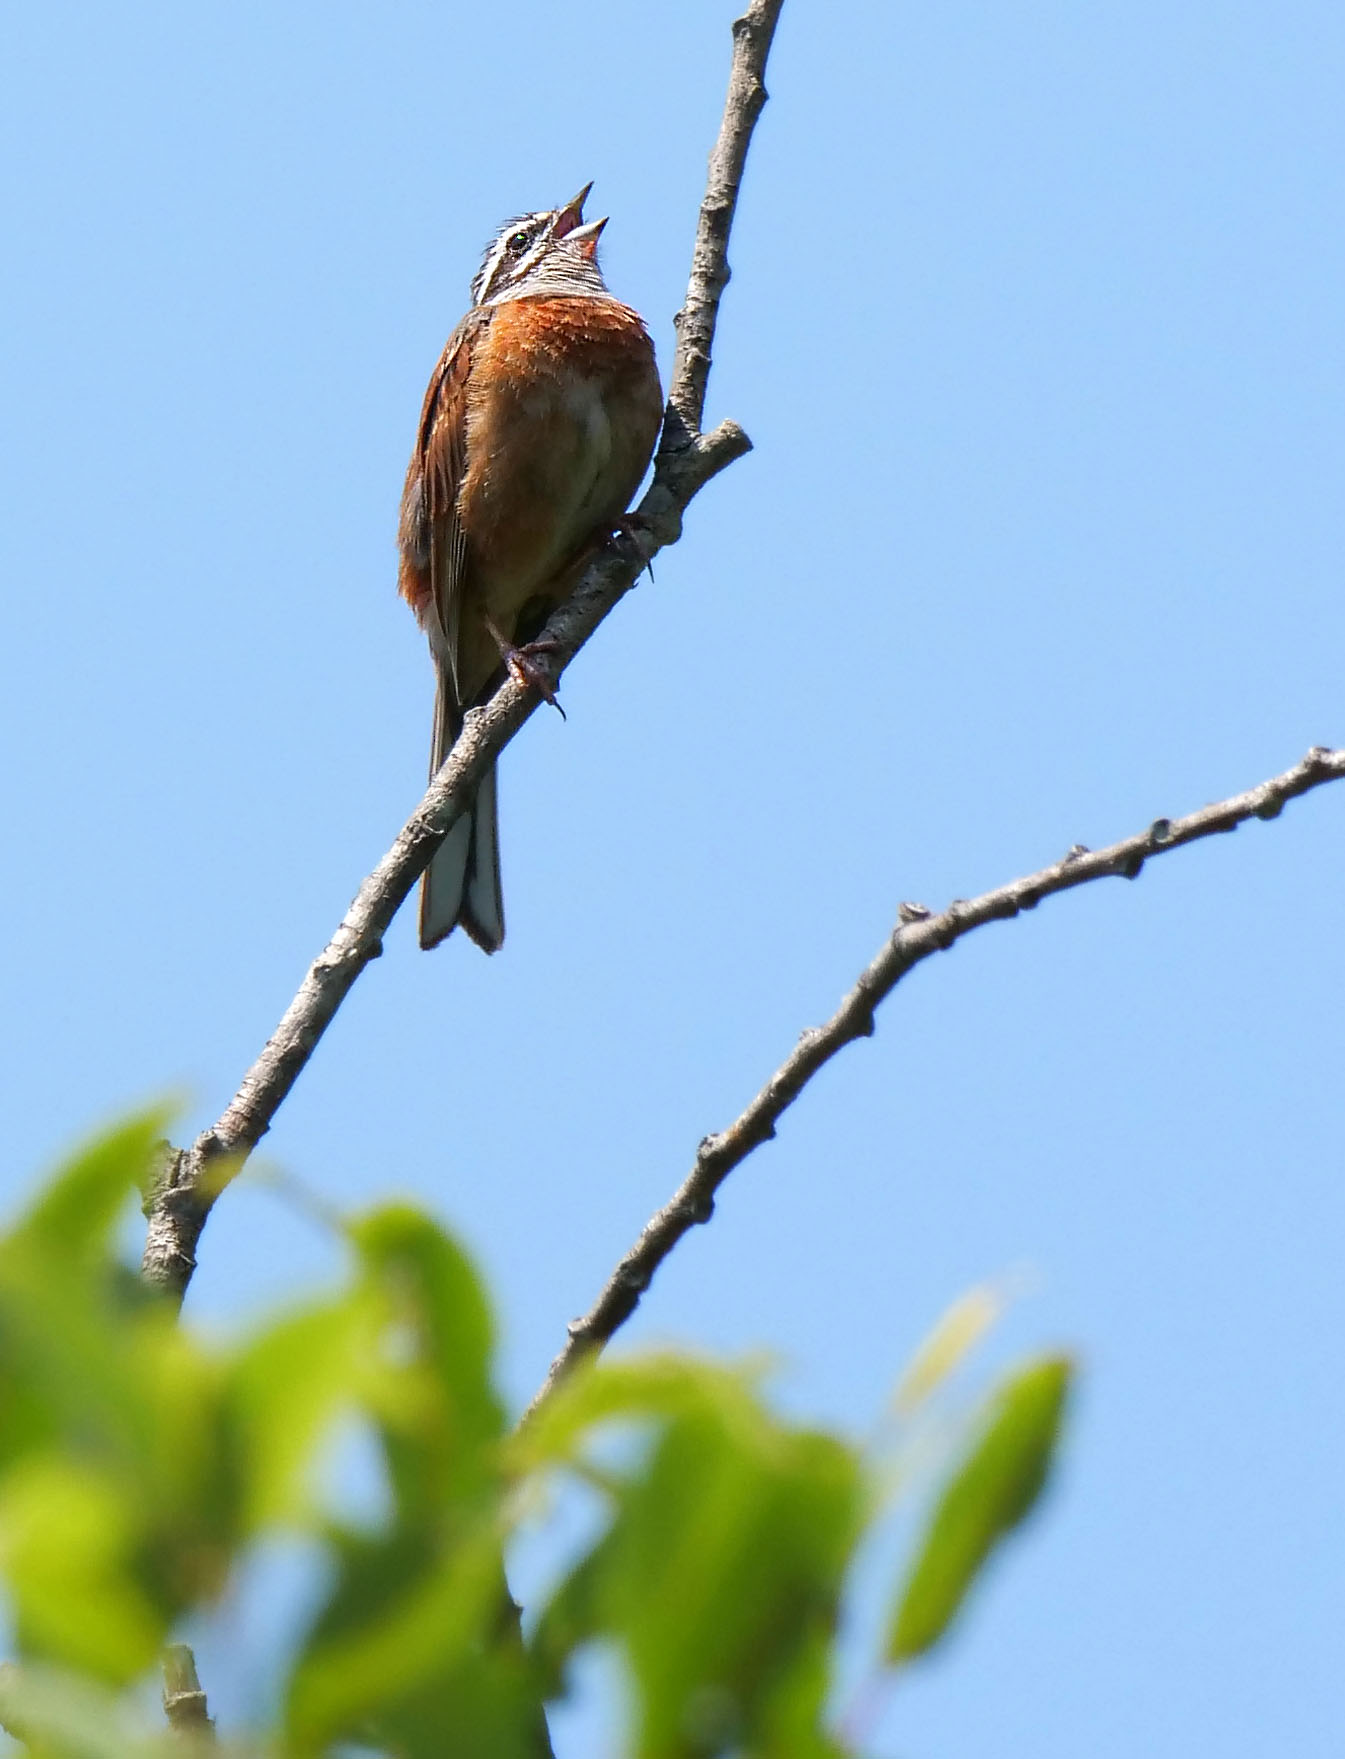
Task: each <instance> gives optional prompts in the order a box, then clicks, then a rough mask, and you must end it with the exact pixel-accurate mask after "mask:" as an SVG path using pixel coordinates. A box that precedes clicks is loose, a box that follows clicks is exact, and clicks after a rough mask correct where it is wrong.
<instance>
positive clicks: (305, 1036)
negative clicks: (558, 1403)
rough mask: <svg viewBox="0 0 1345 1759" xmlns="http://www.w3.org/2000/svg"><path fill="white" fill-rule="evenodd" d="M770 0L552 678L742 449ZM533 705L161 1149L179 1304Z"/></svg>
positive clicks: (755, 30)
mask: <svg viewBox="0 0 1345 1759" xmlns="http://www.w3.org/2000/svg"><path fill="white" fill-rule="evenodd" d="M782 3H783V0H751V4H750V6H749V7H748V10H747V13H746V14H745V15H744V16H743V17H742V18H740V19H739V20H738V21H737V22H736V23H735V25H734V27H733V32H734V52H733V67H732V72H731V75H730V79H729V92H728V99H727V102H726V105H725V110H724V121H723V125H722V127H721V129H720V134H719V139H718V141H717V142H716V144H715V149H714V152H713V153H712V154H711V158H710V172H709V185H708V188H707V193H706V198H705V202H704V204H703V205H702V208H701V218H700V226H699V229H698V232H697V237H696V248H695V257H694V261H693V264H692V270H691V279H690V283H689V285H688V290H687V299H686V304H685V306H684V307H683V309H682V312H681V313H680V314H679V318H678V323H679V339H678V345H677V354H676V358H675V360H674V364H673V381H672V391H671V394H670V399H669V403H668V408H667V410H666V412H665V416H664V432H663V438H662V440H661V442H660V445H659V451H658V455H657V457H656V459H655V465H654V478H653V481H652V483H651V484H650V487H649V490H648V493H647V494H646V495H645V497H644V499H643V501H641V503H640V506H639V508H638V510H637V513H638V523H637V530H636V533H635V535H633V536H632V537H631V538H629V539H628V540H627V541H626V542H625V544H624V545H623V546H622V547H621V548H620V549H617V548H615V547H613V548H610V549H609V550H607V551H606V552H605V553H604V554H603V555H601V556H599V557H598V558H597V559H596V560H595V561H594V562H593V563H592V564H591V565H590V566H589V567H588V569H587V570H586V571H585V573H584V575H583V578H582V579H581V581H580V584H579V587H578V589H577V590H576V592H575V593H574V595H573V597H571V598H570V599H569V600H568V601H567V602H566V603H565V604H564V605H562V606H561V607H560V609H559V610H558V611H557V612H556V613H555V615H554V616H553V617H552V618H551V621H550V622H549V623H548V624H547V627H546V635H547V636H548V638H551V639H553V640H554V641H555V643H556V659H555V667H556V671H557V673H558V674H559V673H560V672H562V671H563V670H564V668H565V667H566V666H567V665H568V664H569V662H570V661H571V659H573V657H574V655H575V654H576V653H577V652H578V651H579V649H580V648H581V647H582V646H583V645H584V643H585V642H586V641H587V640H588V638H589V637H590V636H591V635H592V634H593V632H594V630H595V629H596V628H597V627H598V625H599V624H600V623H601V622H602V620H603V619H604V618H605V617H606V616H607V614H608V612H609V611H611V610H612V609H613V608H614V606H615V605H616V604H617V603H618V601H619V600H620V599H621V598H623V597H624V595H625V594H626V593H627V592H629V591H630V589H631V587H632V586H633V585H634V584H635V581H636V580H637V579H638V578H639V576H640V574H641V573H642V572H643V570H644V567H645V564H646V563H647V562H648V561H649V560H650V559H651V558H652V557H653V556H656V555H657V554H658V553H659V551H660V550H662V549H664V548H666V547H667V546H668V545H669V544H674V543H676V542H677V539H678V538H679V537H680V536H681V532H682V516H683V514H684V513H685V512H686V509H687V507H688V505H689V504H690V502H691V501H692V499H693V498H694V497H695V496H696V495H697V494H698V493H699V492H700V490H701V489H702V488H704V486H705V484H706V483H707V482H709V481H710V479H711V477H713V476H716V475H718V473H719V472H720V471H721V470H723V469H724V468H725V466H726V465H729V464H731V463H733V461H734V460H735V459H736V458H741V457H742V456H743V454H744V453H745V452H748V451H750V450H751V441H750V440H749V439H748V437H747V435H746V434H745V433H744V432H743V430H742V429H741V428H740V427H738V426H737V425H736V424H735V423H733V422H723V423H721V424H720V426H719V427H717V428H715V429H714V430H713V431H712V432H711V433H708V434H702V433H701V432H700V421H701V415H702V411H703V408H704V401H705V382H706V376H707V374H708V372H709V367H710V345H711V342H712V340H713V337H714V330H715V321H716V317H717V315H718V309H719V296H720V293H721V292H722V290H723V287H724V283H725V282H726V281H727V279H728V266H727V261H726V256H725V253H726V250H727V246H728V235H729V227H730V224H731V222H732V218H733V210H734V206H735V205H736V202H737V195H738V182H739V180H740V178H741V176H742V170H743V164H744V162H745V159H746V156H747V145H748V141H749V139H750V138H751V133H752V126H753V124H754V123H755V121H756V118H757V116H758V114H759V113H760V111H761V106H762V104H763V103H764V102H765V96H766V94H765V87H764V86H763V85H762V73H763V71H764V68H765V63H766V55H767V52H768V50H769V48H770V43H771V37H772V35H773V33H774V30H775V21H776V18H777V17H778V15H779V11H780V7H781V4H782ZM537 706H538V699H537V696H536V695H535V694H534V693H533V692H532V691H530V690H525V689H524V688H523V687H521V686H520V685H518V684H516V683H515V682H514V681H513V679H512V678H507V679H506V680H505V682H504V683H503V684H502V685H501V686H500V688H499V689H498V690H497V691H496V693H495V695H494V696H493V697H492V698H491V700H490V701H489V702H488V703H487V704H486V705H485V706H484V707H483V708H482V709H480V710H478V711H476V712H475V713H473V714H471V715H469V716H468V717H467V725H466V726H465V727H464V729H463V732H462V735H461V737H460V738H459V739H458V741H457V743H456V744H455V745H454V747H453V749H452V751H451V752H450V753H449V755H448V758H447V759H446V761H445V762H444V764H443V765H442V767H441V768H440V770H439V773H438V774H437V775H436V776H435V778H434V780H433V781H432V782H431V783H430V786H429V789H428V790H427V791H426V794H425V796H424V798H423V799H422V800H421V802H420V805H419V806H418V807H417V808H416V810H415V811H414V812H413V813H412V814H411V817H410V818H409V819H408V820H407V821H406V824H405V825H404V826H403V827H402V830H401V832H400V833H399V835H398V837H397V840H396V842H395V843H394V844H393V845H392V848H391V849H389V851H388V853H387V854H386V855H385V856H384V857H383V859H382V860H381V861H380V862H379V864H378V866H377V867H376V868H375V869H374V871H373V872H372V873H371V874H370V875H369V877H368V879H366V880H365V882H364V884H363V885H362V886H361V887H360V889H359V891H358V892H357V893H356V894H355V899H354V902H353V903H352V904H351V906H350V908H349V910H347V912H346V914H345V916H344V918H343V919H342V921H341V924H340V926H339V927H338V929H337V930H336V933H335V934H334V935H333V936H332V938H331V940H330V941H329V942H328V943H327V945H326V947H325V948H324V949H323V951H322V952H321V953H320V954H319V955H318V957H317V958H316V959H315V960H314V961H313V963H312V965H310V966H309V968H308V971H307V974H306V975H305V977H304V980H303V982H302V983H301V984H300V986H299V990H298V993H297V994H296V996H295V997H294V1000H293V1001H292V1002H291V1003H290V1005H289V1007H288V1008H287V1009H286V1010H285V1013H284V1016H283V1018H282V1019H281V1021H280V1024H279V1025H278V1026H277V1027H276V1029H275V1031H274V1032H273V1033H272V1034H271V1037H270V1038H269V1039H268V1041H267V1043H266V1046H265V1048H264V1049H263V1050H262V1053H261V1055H260V1056H259V1057H258V1058H257V1060H256V1062H255V1063H254V1064H253V1065H252V1067H251V1068H250V1069H249V1070H248V1072H247V1074H246V1075H245V1076H244V1077H243V1081H242V1084H241V1086H240V1087H239V1089H238V1092H237V1093H236V1094H235V1095H234V1097H233V1099H232V1100H231V1101H230V1102H229V1104H228V1106H227V1107H226V1108H225V1110H224V1112H223V1114H222V1115H221V1117H220V1118H219V1120H218V1122H217V1123H215V1124H214V1125H212V1127H211V1128H210V1129H208V1130H206V1131H203V1132H202V1134H201V1135H200V1136H198V1137H197V1139H196V1141H195V1142H194V1143H193V1144H192V1146H191V1148H189V1149H187V1150H185V1151H177V1150H167V1151H166V1154H165V1158H164V1163H163V1167H162V1169H161V1176H160V1177H159V1179H158V1181H157V1183H156V1186H155V1189H154V1191H153V1193H152V1195H151V1199H150V1203H149V1207H148V1221H149V1225H148V1228H147V1230H146V1238H145V1251H144V1256H143V1258H142V1260H141V1274H142V1275H143V1276H144V1277H145V1279H146V1281H147V1282H150V1283H152V1284H153V1285H154V1286H155V1287H157V1288H162V1289H164V1290H166V1291H168V1292H170V1293H172V1294H174V1295H176V1296H177V1297H178V1298H179V1299H180V1298H181V1296H182V1295H183V1294H184V1292H185V1291H186V1287H187V1284H188V1283H189V1282H190V1280H191V1274H192V1271H193V1270H194V1269H195V1268H196V1246H197V1242H198V1241H199V1239H200V1236H201V1230H202V1228H203V1227H204V1226H205V1223H206V1218H207V1216H208V1215H209V1214H210V1210H211V1207H212V1206H213V1204H214V1202H215V1199H216V1198H217V1197H218V1195H219V1193H220V1191H221V1190H222V1189H223V1187H224V1186H225V1185H226V1184H227V1183H228V1181H229V1180H230V1179H231V1178H232V1177H233V1176H234V1174H235V1173H236V1172H237V1171H238V1170H239V1168H240V1167H242V1165H243V1163H244V1162H245V1161H246V1160H247V1158H248V1156H249V1155H250V1154H251V1153H252V1151H253V1149H254V1148H255V1147H256V1146H257V1144H258V1142H260V1141H261V1139H262V1137H263V1136H264V1135H265V1134H266V1132H267V1130H268V1129H270V1127H271V1122H272V1120H273V1118H274V1117H275V1115H276V1113H277V1111H278V1110H279V1109H280V1107H281V1105H282V1104H283V1103H284V1100H285V1098H286V1096H287V1095H288V1093H289V1091H290V1089H291V1088H292V1087H293V1085H294V1083H295V1081H296V1080H297V1079H298V1077H299V1074H300V1072H301V1071H302V1069H303V1068H304V1065H305V1064H306V1063H307V1062H308V1059H309V1057H311V1056H312V1054H313V1051H314V1050H315V1048H316V1047H317V1044H318V1041H319V1039H320V1038H321V1037H322V1035H323V1033H324V1032H325V1031H326V1030H327V1028H328V1026H329V1025H330V1024H331V1022H332V1020H333V1018H334V1017H335V1015H336V1011H337V1009H338V1008H339V1007H340V1006H341V1003H342V1002H343V1001H344V1000H345V998H346V996H347V995H348V994H349V993H350V990H351V988H352V987H353V985H354V983H355V980H356V979H357V978H358V977H359V975H360V973H361V972H362V971H363V970H364V968H365V966H366V965H367V964H368V963H369V961H370V960H371V959H376V958H377V957H378V955H379V954H380V953H381V952H382V950H383V936H384V934H385V932H386V930H387V928H388V925H389V924H390V923H391V921H392V919H393V917H394V916H395V915H396V913H397V911H398V910H399V909H400V907H401V905H402V904H403V902H404V901H405V900H406V898H407V896H408V894H409V893H410V892H411V890H412V888H413V887H414V885H415V883H416V881H417V880H418V879H419V878H420V876H421V874H422V873H423V872H424V870H425V868H426V866H427V865H428V864H429V860H430V857H431V856H432V855H433V854H434V851H435V849H436V848H437V847H438V846H439V844H440V843H441V842H442V841H443V839H444V836H445V835H446V833H447V832H448V831H449V830H450V829H451V827H452V826H453V825H454V824H455V823H456V822H457V820H458V819H459V818H460V817H461V816H462V814H463V812H465V811H466V810H467V808H468V807H469V806H470V804H471V800H472V796H473V793H474V792H475V789H476V786H477V783H478V782H479V780H480V778H481V776H482V775H483V774H484V773H485V771H486V770H487V769H488V768H489V767H490V765H491V764H492V763H493V762H494V761H495V759H496V758H497V757H498V756H499V754H500V753H501V752H502V751H503V750H504V748H505V746H506V745H507V744H508V743H509V741H510V740H511V739H512V738H513V737H514V735H515V734H516V733H517V732H518V730H519V728H520V727H521V726H522V725H523V723H524V722H525V721H526V720H527V719H528V718H529V716H531V715H532V714H533V712H534V711H535V710H536V708H537Z"/></svg>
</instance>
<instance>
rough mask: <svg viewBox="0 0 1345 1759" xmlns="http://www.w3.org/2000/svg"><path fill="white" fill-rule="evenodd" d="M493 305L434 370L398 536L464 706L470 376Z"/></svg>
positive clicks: (470, 319)
mask: <svg viewBox="0 0 1345 1759" xmlns="http://www.w3.org/2000/svg"><path fill="white" fill-rule="evenodd" d="M491 316H492V312H491V308H490V307H489V306H487V307H482V308H479V309H477V310H476V311H470V312H468V314H467V316H466V317H465V318H464V319H463V320H462V322H461V323H460V324H459V325H458V327H457V329H456V330H454V332H453V334H452V335H451V336H450V337H449V339H448V344H447V346H446V347H445V349H444V352H443V353H442V354H441V355H440V357H439V364H438V365H437V366H436V367H435V369H434V372H433V373H432V374H431V377H430V383H429V387H428V389H427V390H426V392H425V402H424V405H423V407H422V409H421V412H420V426H419V427H418V429H417V430H416V444H415V449H414V451H413V452H412V454H411V464H410V467H409V469H408V470H407V474H406V491H405V493H404V494H403V496H402V521H401V528H400V532H399V537H398V542H399V545H400V548H401V555H402V593H403V596H404V597H406V598H407V599H409V600H410V602H411V604H412V606H413V607H414V608H415V610H416V613H417V615H418V616H419V617H420V619H421V621H422V622H423V623H424V625H425V628H426V631H427V633H428V635H429V638H430V646H431V648H432V649H433V651H434V655H435V659H436V660H437V661H438V663H439V668H440V674H441V675H440V688H441V689H444V688H445V687H447V688H448V690H449V692H450V694H451V696H452V699H453V703H452V707H453V710H454V711H455V714H456V713H460V709H461V694H460V691H459V688H458V627H459V620H460V616H461V610H462V582H463V574H464V570H465V568H466V561H467V544H466V539H465V538H464V536H463V532H462V527H461V525H460V524H459V522H458V491H459V489H460V488H461V486H462V479H463V477H464V475H465V474H466V470H467V379H468V375H469V374H470V372H471V367H472V350H473V348H474V347H475V346H477V345H479V343H480V341H481V339H482V336H483V335H484V332H485V330H486V327H487V326H488V325H489V323H490V320H491Z"/></svg>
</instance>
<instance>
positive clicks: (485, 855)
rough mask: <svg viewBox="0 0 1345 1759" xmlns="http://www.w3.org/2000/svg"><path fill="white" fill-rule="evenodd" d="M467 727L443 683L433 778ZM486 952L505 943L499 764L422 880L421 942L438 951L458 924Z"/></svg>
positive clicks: (436, 722) (436, 706)
mask: <svg viewBox="0 0 1345 1759" xmlns="http://www.w3.org/2000/svg"><path fill="white" fill-rule="evenodd" d="M461 726H462V722H461V719H460V717H459V716H458V713H457V710H456V705H455V704H454V702H453V699H452V696H451V694H450V692H449V691H447V690H446V689H445V688H444V686H443V684H442V683H441V684H440V686H439V690H438V693H437V695H436V697H435V703H434V744H433V747H432V748H431V752H430V775H431V776H433V775H435V774H436V772H437V771H438V769H439V766H440V764H441V763H442V762H443V761H444V759H445V758H446V757H447V756H448V753H449V751H450V749H451V748H452V745H453V741H454V740H455V739H456V738H457V736H458V732H459V730H460V728H461ZM459 923H461V924H462V926H463V927H464V928H465V929H466V930H467V933H468V934H469V935H470V936H471V937H472V939H473V940H474V941H475V942H476V944H477V946H478V947H480V948H481V949H482V951H483V952H487V953H494V952H496V951H497V950H498V949H499V947H500V945H501V944H502V943H503V941H504V899H503V897H502V895H501V892H500V826H499V816H498V806H497V793H496V787H495V769H494V766H493V765H492V767H491V768H490V769H489V770H487V772H486V774H485V775H484V776H483V777H482V778H481V784H480V786H479V787H478V789H477V791H476V799H475V800H474V801H473V802H472V806H471V810H470V811H469V812H465V813H464V814H463V816H462V817H461V818H460V819H459V820H458V822H457V823H456V824H455V825H454V826H453V828H452V830H451V831H450V832H449V833H448V835H447V836H446V837H445V838H444V840H443V842H442V843H441V844H440V845H439V847H438V848H437V849H436V850H435V852H434V859H433V860H432V861H431V862H430V865H429V866H428V867H427V868H426V869H425V877H424V878H423V879H422V880H421V882H420V944H421V946H422V947H437V946H438V945H439V943H440V941H441V940H443V938H444V936H445V935H447V934H449V933H450V932H451V931H452V930H453V929H455V928H456V927H457V926H458V924H459Z"/></svg>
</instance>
